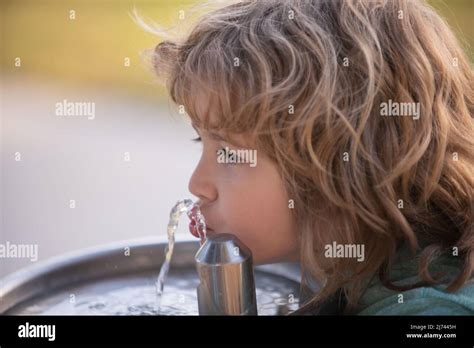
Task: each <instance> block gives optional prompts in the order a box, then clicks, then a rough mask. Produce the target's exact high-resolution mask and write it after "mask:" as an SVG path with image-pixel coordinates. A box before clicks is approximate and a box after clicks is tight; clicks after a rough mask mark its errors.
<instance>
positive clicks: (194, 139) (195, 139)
mask: <svg viewBox="0 0 474 348" xmlns="http://www.w3.org/2000/svg"><path fill="white" fill-rule="evenodd" d="M191 141H195V142H196V143H198V142H200V141H201V137H196V138H193V139H191Z"/></svg>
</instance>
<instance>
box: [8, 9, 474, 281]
mask: <svg viewBox="0 0 474 348" xmlns="http://www.w3.org/2000/svg"><path fill="white" fill-rule="evenodd" d="M262 1H265V0H262ZM208 3H210V2H209V1H206V4H208ZM221 3H222V2H221V1H215V2H214V4H213V5H218V6H219V5H221ZM429 3H430V4H432V5H433V6H434V7H435V8H436V9H437V10H438V12H439V13H441V14H442V15H443V17H445V18H446V20H447V21H448V23H449V24H450V25H451V27H452V28H453V30H454V32H455V33H456V35H457V36H458V38H459V39H460V41H461V43H462V44H463V46H464V48H465V49H466V52H467V53H468V56H469V57H470V59H471V62H472V61H474V55H473V51H472V45H473V44H474V26H473V25H472V19H473V15H474V1H472V0H449V1H447V0H446V1H429ZM201 4H202V2H201V1H191V0H189V1H184V0H181V1H176V0H153V1H151V0H149V1H144V0H142V1H137V0H135V1H131V0H77V1H70V0H15V1H13V0H0V16H1V17H0V25H1V28H0V30H1V33H0V34H1V36H0V40H1V41H0V48H1V62H0V69H1V72H0V78H1V85H0V88H1V93H0V98H1V99H0V101H1V105H0V111H1V123H0V125H1V133H0V135H1V171H0V175H1V185H0V190H1V191H0V197H1V201H0V210H1V215H0V219H1V224H0V244H5V243H6V242H10V243H13V244H35V245H38V253H39V254H38V261H42V260H45V259H48V258H50V257H52V256H56V255H59V254H62V253H65V252H68V251H71V250H75V249H80V248H83V247H88V246H92V245H98V244H101V243H107V242H111V241H116V240H123V239H129V238H140V237H149V236H156V235H163V234H165V233H166V225H167V223H168V214H169V211H170V209H171V207H172V206H173V205H174V204H175V203H176V201H177V200H179V199H182V198H186V197H190V198H195V197H192V195H191V194H190V193H189V192H188V190H187V184H188V180H189V178H190V176H191V174H192V171H193V169H194V167H195V166H196V164H197V162H198V160H199V156H200V152H201V148H200V145H199V144H193V143H192V142H191V141H190V139H191V138H192V137H194V136H195V132H194V130H193V129H192V127H191V126H190V124H189V121H188V120H187V119H186V118H185V116H183V115H180V114H179V113H178V112H177V108H176V107H175V106H174V105H173V104H172V102H171V101H169V99H168V96H167V94H166V91H165V88H164V87H163V86H160V82H162V81H157V79H156V78H155V77H154V76H153V72H152V71H151V68H150V67H149V65H147V62H146V59H144V58H143V52H144V51H145V50H146V49H150V48H153V46H154V45H156V44H157V43H158V42H159V41H160V39H162V38H160V37H157V36H155V35H153V34H151V33H149V32H146V31H145V30H143V29H142V28H141V27H139V26H138V25H137V24H136V23H135V22H134V20H133V19H132V16H131V14H132V12H133V10H134V8H136V10H137V11H138V13H139V14H140V15H141V16H142V17H143V18H145V19H147V18H148V19H151V20H153V21H156V22H157V23H159V24H160V25H161V26H162V27H164V28H170V29H172V30H176V31H177V32H186V31H187V30H188V29H189V28H190V27H191V26H192V24H193V23H194V21H195V20H196V18H197V16H198V15H199V14H200V13H202V12H203V11H205V8H204V9H203V8H202V7H200V5H201ZM63 101H66V102H85V103H93V104H94V107H95V109H94V111H95V113H94V117H91V116H90V115H89V116H88V115H82V116H81V115H76V116H71V115H66V116H60V115H58V114H57V112H56V111H57V110H56V109H57V103H63ZM179 233H188V232H187V226H186V224H182V226H181V227H180V232H179ZM31 263H32V262H31V261H30V260H29V259H26V258H1V259H0V277H1V276H4V275H6V274H8V273H11V272H13V271H15V270H18V269H20V268H22V267H24V266H27V265H29V264H31Z"/></svg>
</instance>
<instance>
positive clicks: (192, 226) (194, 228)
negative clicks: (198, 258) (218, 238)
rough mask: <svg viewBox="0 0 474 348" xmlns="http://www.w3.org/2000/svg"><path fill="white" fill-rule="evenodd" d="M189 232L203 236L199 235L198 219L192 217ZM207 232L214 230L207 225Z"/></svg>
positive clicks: (197, 236)
mask: <svg viewBox="0 0 474 348" xmlns="http://www.w3.org/2000/svg"><path fill="white" fill-rule="evenodd" d="M189 232H191V234H192V235H193V236H194V237H196V238H201V236H200V235H199V232H198V231H197V228H196V220H194V219H191V222H190V223H189ZM206 233H207V234H213V233H214V230H213V229H212V228H209V227H206Z"/></svg>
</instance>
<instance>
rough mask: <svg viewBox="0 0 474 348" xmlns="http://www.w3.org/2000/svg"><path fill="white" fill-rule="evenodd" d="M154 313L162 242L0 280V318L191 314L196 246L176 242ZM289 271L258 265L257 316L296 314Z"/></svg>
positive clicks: (101, 250) (293, 275) (80, 255)
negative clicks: (168, 272)
mask: <svg viewBox="0 0 474 348" xmlns="http://www.w3.org/2000/svg"><path fill="white" fill-rule="evenodd" d="M176 237H177V238H176V239H177V241H176V244H175V250H174V256H173V260H172V262H171V268H170V274H169V279H168V281H167V282H166V285H165V291H164V295H163V298H162V302H161V307H160V310H159V311H158V308H157V306H156V292H155V282H156V277H157V275H158V272H159V269H160V266H161V263H162V262H163V260H164V252H165V248H166V245H167V241H166V239H165V238H164V237H160V238H152V239H150V238H148V239H139V240H132V241H124V242H119V243H114V244H109V245H106V246H101V247H97V248H93V249H87V250H84V251H80V252H76V253H73V254H67V255H64V256H60V257H57V258H54V259H51V260H50V261H46V262H44V263H39V264H36V265H33V266H31V267H27V268H25V269H23V270H21V271H19V272H16V273H14V274H12V275H10V276H7V277H6V278H4V279H2V280H0V299H1V300H0V314H6V315H22V314H32V315H36V314H38V315H43V314H50V315H56V314H57V315H82V314H87V315H91V314H92V315H93V314H98V315H104V314H105V315H155V314H163V315H197V313H198V309H197V298H196V296H197V295H196V287H197V285H198V277H197V272H196V266H195V261H194V255H195V254H196V252H197V250H198V248H199V243H198V242H197V241H195V240H192V239H190V237H187V236H182V235H177V236H176ZM299 280H300V274H299V269H298V267H297V266H296V265H295V264H274V265H265V266H257V267H256V268H255V281H256V288H257V307H258V314H259V315H280V314H287V313H289V312H291V311H293V310H295V309H296V308H297V307H298V298H299Z"/></svg>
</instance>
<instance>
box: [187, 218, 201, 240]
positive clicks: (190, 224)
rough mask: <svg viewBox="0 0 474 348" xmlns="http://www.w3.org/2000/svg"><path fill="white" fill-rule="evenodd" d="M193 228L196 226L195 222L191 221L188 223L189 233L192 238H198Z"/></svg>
mask: <svg viewBox="0 0 474 348" xmlns="http://www.w3.org/2000/svg"><path fill="white" fill-rule="evenodd" d="M195 226H196V220H194V219H192V220H191V222H190V223H189V232H191V234H192V235H193V236H194V237H196V238H199V234H198V233H197V231H196V229H195Z"/></svg>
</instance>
